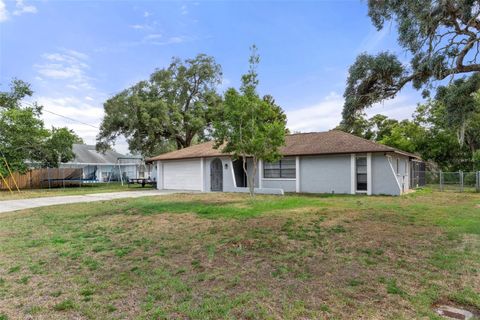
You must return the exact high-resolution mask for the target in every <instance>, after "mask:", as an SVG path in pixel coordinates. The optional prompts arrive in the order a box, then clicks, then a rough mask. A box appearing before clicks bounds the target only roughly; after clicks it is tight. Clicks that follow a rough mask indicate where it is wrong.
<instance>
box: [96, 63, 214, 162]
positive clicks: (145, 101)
mask: <svg viewBox="0 0 480 320" xmlns="http://www.w3.org/2000/svg"><path fill="white" fill-rule="evenodd" d="M221 76H222V72H221V67H220V65H218V64H217V63H216V62H215V60H214V58H213V57H210V56H207V55H205V54H199V55H197V56H196V57H195V58H194V59H187V60H185V61H182V60H180V59H178V58H174V59H172V62H171V63H170V65H169V66H168V67H167V68H165V69H160V70H156V71H155V72H154V73H153V74H152V75H151V76H150V79H149V80H145V81H140V82H139V83H137V84H135V85H133V86H132V87H130V88H128V89H125V90H123V91H122V92H120V93H119V94H117V95H115V96H114V97H112V98H110V99H108V100H107V101H106V102H105V104H104V109H105V117H104V119H103V122H102V125H101V128H100V134H99V135H98V137H97V147H98V148H99V149H104V148H108V146H109V145H111V144H112V143H114V142H115V140H116V138H117V137H118V136H120V135H123V136H125V138H126V139H127V142H128V145H129V149H130V151H133V152H140V153H141V154H143V155H145V156H150V155H154V154H157V153H161V152H165V151H168V150H170V149H172V148H177V149H181V148H185V147H188V146H190V145H191V144H192V143H194V142H195V140H203V139H204V138H205V136H206V135H207V134H208V133H209V129H210V125H211V121H212V113H213V111H214V109H215V108H216V107H217V106H218V105H219V103H220V101H221V98H220V96H219V95H218V94H217V93H216V87H217V86H218V84H219V83H220V82H221Z"/></svg>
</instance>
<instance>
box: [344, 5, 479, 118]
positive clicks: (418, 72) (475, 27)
mask: <svg viewBox="0 0 480 320" xmlns="http://www.w3.org/2000/svg"><path fill="white" fill-rule="evenodd" d="M368 15H369V16H370V18H371V20H372V23H373V24H374V26H375V27H376V28H377V29H378V30H381V29H382V28H384V27H385V24H386V23H388V22H393V24H394V25H395V26H396V28H397V32H398V43H399V44H400V46H401V47H402V48H404V49H405V50H406V51H407V52H409V53H410V55H411V59H410V62H409V63H408V64H407V65H405V64H403V63H402V62H401V61H400V59H398V57H397V56H396V55H394V54H392V53H390V52H381V53H379V54H377V55H370V54H368V53H362V54H360V55H359V56H358V57H357V59H356V61H355V62H354V64H353V65H352V66H351V67H350V69H349V76H348V80H347V87H346V89H345V93H344V97H345V104H344V107H343V122H344V124H346V125H352V124H353V123H354V122H355V118H356V116H358V115H359V114H361V112H362V111H363V110H365V108H368V107H370V106H372V105H373V104H375V103H377V102H380V101H383V100H385V99H389V98H393V97H395V95H396V94H397V93H398V92H399V91H400V90H401V89H402V88H403V87H404V86H405V85H406V84H407V83H412V84H413V86H414V88H416V89H421V88H424V89H428V88H429V87H430V84H431V83H432V82H433V81H436V80H442V79H445V78H446V77H448V76H454V75H458V74H466V73H470V72H480V63H478V59H479V57H478V53H479V46H480V5H479V4H478V1H473V0H455V1H453V0H441V1H437V0H416V1H404V0H389V1H378V0H369V1H368ZM427 91H428V90H426V91H425V93H427Z"/></svg>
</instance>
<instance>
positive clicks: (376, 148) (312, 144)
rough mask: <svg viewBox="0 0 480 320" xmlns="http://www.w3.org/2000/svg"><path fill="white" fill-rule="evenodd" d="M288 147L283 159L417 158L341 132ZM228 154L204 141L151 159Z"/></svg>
mask: <svg viewBox="0 0 480 320" xmlns="http://www.w3.org/2000/svg"><path fill="white" fill-rule="evenodd" d="M285 143H286V145H285V146H284V147H282V148H281V153H282V154H283V155H284V156H300V155H320V154H339V153H365V152H394V153H399V154H403V155H406V156H410V157H415V158H418V156H417V155H414V154H411V153H408V152H404V151H401V150H398V149H395V148H392V147H388V146H385V145H383V144H379V143H376V142H373V141H370V140H366V139H363V138H360V137H357V136H354V135H352V134H349V133H345V132H343V131H339V130H331V131H326V132H311V133H296V134H290V135H287V136H286V137H285ZM222 155H225V154H223V153H222V152H221V151H220V150H217V149H213V142H212V141H209V142H205V143H201V144H197V145H194V146H191V147H188V148H184V149H180V150H176V151H172V152H168V153H164V154H161V155H159V156H156V157H153V158H150V159H148V161H154V160H174V159H189V158H200V157H206V158H207V157H218V156H222Z"/></svg>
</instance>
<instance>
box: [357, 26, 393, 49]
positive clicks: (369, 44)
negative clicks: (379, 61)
mask: <svg viewBox="0 0 480 320" xmlns="http://www.w3.org/2000/svg"><path fill="white" fill-rule="evenodd" d="M390 31H391V30H390V28H389V26H388V25H385V26H384V27H383V29H381V30H380V31H377V29H376V28H373V27H372V28H371V30H370V32H369V33H368V35H367V36H366V37H365V38H364V39H363V40H362V42H361V43H360V45H359V46H358V48H357V50H356V51H357V52H364V51H366V52H371V51H375V50H376V49H377V48H378V46H379V45H380V44H381V43H382V41H383V39H384V38H385V37H386V36H387V35H389V34H391V32H390Z"/></svg>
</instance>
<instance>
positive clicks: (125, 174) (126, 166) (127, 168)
mask: <svg viewBox="0 0 480 320" xmlns="http://www.w3.org/2000/svg"><path fill="white" fill-rule="evenodd" d="M72 151H73V153H74V154H75V158H74V159H73V160H72V161H69V162H66V163H61V164H60V166H59V167H60V168H79V169H82V176H81V177H75V178H76V179H83V180H84V182H110V181H120V180H121V178H123V179H127V178H143V177H145V178H146V177H148V176H149V175H150V171H149V170H148V167H147V166H145V164H144V162H143V159H142V157H133V156H126V155H123V154H121V153H118V152H116V151H114V150H107V151H105V152H98V151H97V150H96V148H95V145H87V144H74V145H73V146H72Z"/></svg>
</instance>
